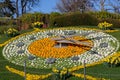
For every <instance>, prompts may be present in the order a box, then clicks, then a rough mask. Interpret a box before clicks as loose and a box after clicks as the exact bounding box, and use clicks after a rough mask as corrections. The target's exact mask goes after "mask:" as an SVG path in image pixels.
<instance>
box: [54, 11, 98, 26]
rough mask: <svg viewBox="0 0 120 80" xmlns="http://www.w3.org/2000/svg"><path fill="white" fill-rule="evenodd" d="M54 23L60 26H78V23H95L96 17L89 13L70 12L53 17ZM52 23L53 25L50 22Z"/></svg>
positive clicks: (92, 24)
mask: <svg viewBox="0 0 120 80" xmlns="http://www.w3.org/2000/svg"><path fill="white" fill-rule="evenodd" d="M53 22H54V23H56V25H57V26H58V27H62V26H79V25H91V26H95V25H97V24H98V23H97V19H96V18H95V17H94V16H91V15H89V14H86V13H84V14H82V13H71V14H64V15H61V16H58V17H55V19H54V21H53ZM52 25H54V24H53V23H52Z"/></svg>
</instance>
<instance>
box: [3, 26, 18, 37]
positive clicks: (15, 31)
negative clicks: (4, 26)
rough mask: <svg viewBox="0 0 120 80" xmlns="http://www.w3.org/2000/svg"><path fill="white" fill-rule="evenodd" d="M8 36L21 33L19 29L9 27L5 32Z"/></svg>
mask: <svg viewBox="0 0 120 80" xmlns="http://www.w3.org/2000/svg"><path fill="white" fill-rule="evenodd" d="M4 33H5V34H6V35H7V36H8V37H14V36H17V35H18V34H19V32H18V30H16V29H14V28H9V29H8V30H7V31H5V32H4Z"/></svg>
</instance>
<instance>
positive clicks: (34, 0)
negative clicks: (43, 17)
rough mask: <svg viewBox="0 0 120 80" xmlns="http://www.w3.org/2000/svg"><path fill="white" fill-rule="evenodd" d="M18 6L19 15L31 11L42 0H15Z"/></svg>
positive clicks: (17, 13) (17, 12)
mask: <svg viewBox="0 0 120 80" xmlns="http://www.w3.org/2000/svg"><path fill="white" fill-rule="evenodd" d="M13 1H14V4H15V6H16V15H17V17H19V16H20V14H21V15H22V14H25V13H26V12H27V11H30V10H31V9H32V7H33V6H35V5H36V6H37V4H38V3H39V1H40V0H13Z"/></svg>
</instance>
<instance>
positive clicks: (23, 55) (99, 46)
mask: <svg viewBox="0 0 120 80" xmlns="http://www.w3.org/2000/svg"><path fill="white" fill-rule="evenodd" d="M71 34H79V35H81V36H84V37H86V38H88V39H91V40H92V41H93V43H94V46H93V47H92V49H91V50H89V51H86V52H85V53H84V54H81V55H78V56H72V57H70V58H56V59H46V58H42V57H37V56H35V55H32V54H31V53H30V52H29V51H28V46H29V45H30V44H31V43H32V42H34V41H36V40H39V39H43V38H48V37H52V36H58V35H71ZM118 48H119V42H118V40H117V39H116V38H114V37H113V36H111V35H109V34H106V33H103V32H98V31H94V30H75V29H65V30H59V29H55V30H54V29H53V30H47V31H43V32H37V33H32V34H29V35H25V36H22V37H19V38H18V39H16V40H14V41H12V42H10V43H9V44H7V45H6V46H5V47H4V49H3V56H4V57H5V58H6V59H8V60H9V61H10V62H12V63H14V64H17V65H21V66H23V65H24V61H25V60H26V61H27V67H34V68H52V67H57V68H58V67H59V68H63V67H66V68H71V67H73V66H78V65H83V62H84V61H85V62H86V64H91V63H94V62H97V61H100V60H101V59H103V58H105V57H106V56H108V55H111V54H113V53H114V52H116V51H117V50H118ZM51 60H52V61H55V63H53V64H51V63H50V64H49V61H51Z"/></svg>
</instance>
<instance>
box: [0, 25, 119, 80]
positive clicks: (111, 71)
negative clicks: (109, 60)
mask: <svg viewBox="0 0 120 80" xmlns="http://www.w3.org/2000/svg"><path fill="white" fill-rule="evenodd" d="M92 28H94V27H92ZM28 31H32V29H31V30H27V31H26V30H25V31H22V32H21V33H25V32H28ZM108 34H110V35H113V36H114V37H116V38H117V39H118V40H119V42H120V37H119V36H120V31H119V32H114V33H108ZM8 39H10V38H8V37H5V35H0V43H3V42H4V41H6V40H8ZM2 49H3V47H0V80H23V79H24V78H23V77H21V76H19V75H17V74H14V73H11V72H9V71H8V70H6V68H5V66H6V65H9V66H10V67H13V68H15V69H18V70H21V71H24V67H21V66H18V65H15V64H12V63H10V62H9V61H7V60H6V59H5V58H4V57H3V56H2ZM119 51H120V48H119ZM83 71H84V70H83V69H81V70H79V71H76V73H83ZM50 72H52V71H51V69H33V68H27V73H33V74H46V73H50ZM119 72H120V67H113V68H111V67H108V66H105V65H103V64H100V65H96V66H93V67H88V68H86V74H87V75H90V76H94V77H98V78H106V79H110V80H120V77H119V76H120V73H119ZM46 80H54V76H51V77H50V78H49V79H46ZM68 80H83V79H80V78H76V77H71V78H69V79H68Z"/></svg>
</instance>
